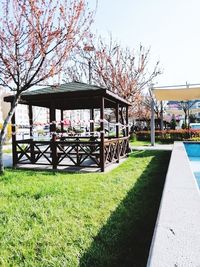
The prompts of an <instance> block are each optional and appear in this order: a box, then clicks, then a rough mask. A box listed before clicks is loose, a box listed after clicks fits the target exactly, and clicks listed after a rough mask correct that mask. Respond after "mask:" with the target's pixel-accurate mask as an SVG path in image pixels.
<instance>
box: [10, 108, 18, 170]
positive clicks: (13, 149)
mask: <svg viewBox="0 0 200 267" xmlns="http://www.w3.org/2000/svg"><path fill="white" fill-rule="evenodd" d="M11 124H12V127H11V129H12V158H13V167H16V165H17V143H16V125H15V113H14V114H13V116H12V119H11Z"/></svg>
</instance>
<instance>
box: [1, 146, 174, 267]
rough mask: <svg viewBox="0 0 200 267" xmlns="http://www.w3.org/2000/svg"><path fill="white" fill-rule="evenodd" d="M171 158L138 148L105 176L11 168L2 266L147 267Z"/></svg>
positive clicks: (5, 187)
mask: <svg viewBox="0 0 200 267" xmlns="http://www.w3.org/2000/svg"><path fill="white" fill-rule="evenodd" d="M169 157H170V153H169V152H161V151H145V152H144V151H135V152H133V153H132V154H131V156H130V157H129V158H128V160H127V161H125V162H124V163H123V164H122V165H121V166H119V167H118V168H116V169H115V170H113V171H111V172H109V173H105V174H101V173H98V174H94V173H93V174H64V173H56V174H53V173H51V172H33V171H12V170H7V171H6V174H5V175H4V176H3V177H0V188H1V189H0V266H34V267H36V266H45V267H46V266H69V267H74V266H80V267H86V266H87V267H95V266H99V267H100V266H101V267H106V266H110V267H111V266H112V267H113V266H120V267H121V266H134V267H140V266H145V265H146V260H147V257H148V253H149V246H150V243H151V238H152V234H153V229H154V224H155V220H156V217H157V212H158V207H159V203H160V197H161V193H162V188H163V183H164V179H165V175H166V170H167V166H168V161H169Z"/></svg>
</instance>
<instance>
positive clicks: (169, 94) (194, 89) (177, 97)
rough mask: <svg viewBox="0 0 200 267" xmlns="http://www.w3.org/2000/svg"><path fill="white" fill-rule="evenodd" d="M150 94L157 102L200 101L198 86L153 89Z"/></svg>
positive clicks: (199, 87)
mask: <svg viewBox="0 0 200 267" xmlns="http://www.w3.org/2000/svg"><path fill="white" fill-rule="evenodd" d="M152 92H153V94H154V95H155V97H156V99H157V100H160V101H161V100H168V101H170V100H174V101H189V100H198V99H200V85H199V86H188V85H186V86H180V87H178V86H174V87H172V86H170V87H154V88H152Z"/></svg>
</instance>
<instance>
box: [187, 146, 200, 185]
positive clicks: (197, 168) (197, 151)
mask: <svg viewBox="0 0 200 267" xmlns="http://www.w3.org/2000/svg"><path fill="white" fill-rule="evenodd" d="M184 145H185V150H186V152H187V155H188V158H189V160H190V165H191V168H192V171H193V173H194V176H195V178H196V180H197V183H198V185H199V188H200V142H199V143H184Z"/></svg>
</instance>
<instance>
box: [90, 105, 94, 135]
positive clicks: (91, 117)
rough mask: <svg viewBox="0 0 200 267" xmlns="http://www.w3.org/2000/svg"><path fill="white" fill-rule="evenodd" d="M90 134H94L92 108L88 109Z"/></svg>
mask: <svg viewBox="0 0 200 267" xmlns="http://www.w3.org/2000/svg"><path fill="white" fill-rule="evenodd" d="M90 135H91V136H93V135H94V109H93V108H92V109H90Z"/></svg>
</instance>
